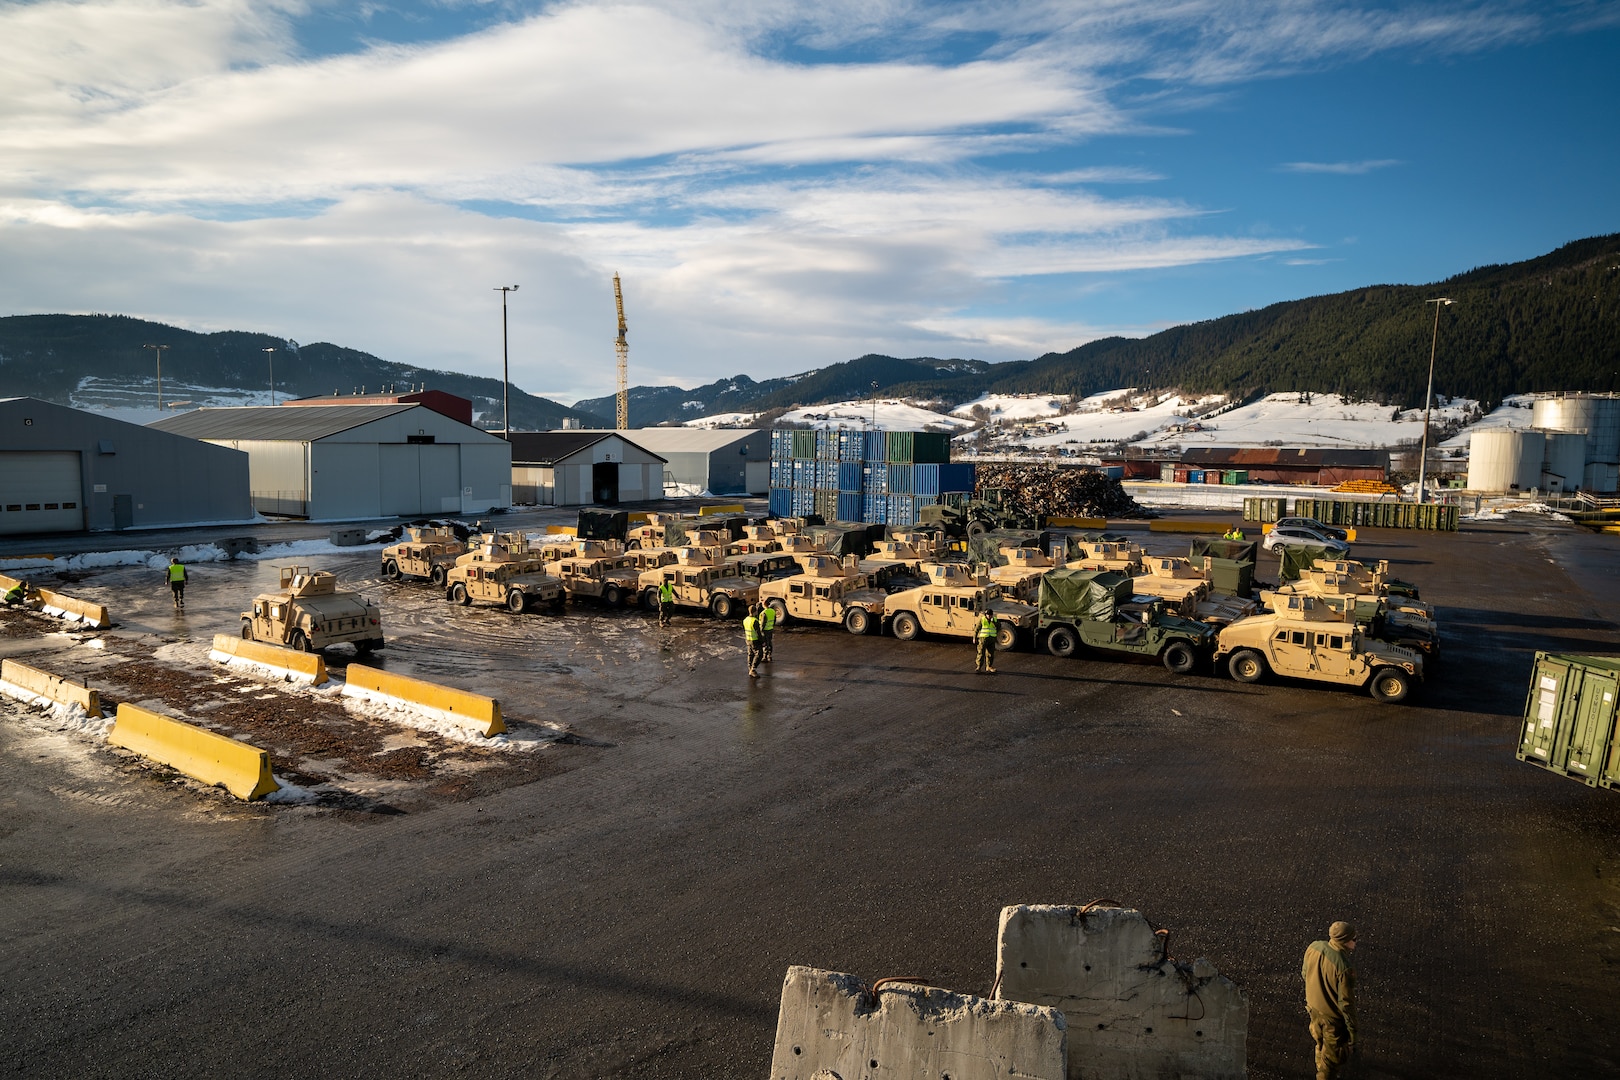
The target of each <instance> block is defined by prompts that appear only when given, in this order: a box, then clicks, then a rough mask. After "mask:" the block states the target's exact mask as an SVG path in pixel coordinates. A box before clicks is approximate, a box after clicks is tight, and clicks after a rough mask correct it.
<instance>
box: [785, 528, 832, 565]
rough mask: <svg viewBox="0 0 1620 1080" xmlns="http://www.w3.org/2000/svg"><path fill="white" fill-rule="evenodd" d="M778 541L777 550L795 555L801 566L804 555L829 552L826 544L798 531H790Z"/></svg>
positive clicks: (803, 561) (803, 563) (803, 562)
mask: <svg viewBox="0 0 1620 1080" xmlns="http://www.w3.org/2000/svg"><path fill="white" fill-rule="evenodd" d="M778 543H779V544H780V545H781V546H780V547H779V548H777V550H778V551H781V552H785V553H786V554H788V555H792V556H794V557H796V558H797V559H798V560H799V565H800V566H801V567H802V566H804V565H805V556H808V555H827V554H830V552H828V551H827V545H826V544H823V543H819V542H818V541H815V540H812V539H810V538H809V537H808V536H805V535H803V534H800V533H790V534H789V535H787V536H784V537H782V538H781V540H780V541H778Z"/></svg>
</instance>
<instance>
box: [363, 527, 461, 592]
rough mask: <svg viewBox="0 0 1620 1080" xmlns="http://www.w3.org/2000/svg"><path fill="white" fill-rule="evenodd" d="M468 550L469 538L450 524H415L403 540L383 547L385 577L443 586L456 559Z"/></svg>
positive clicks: (406, 532)
mask: <svg viewBox="0 0 1620 1080" xmlns="http://www.w3.org/2000/svg"><path fill="white" fill-rule="evenodd" d="M466 551H467V541H465V540H463V539H462V538H461V537H459V536H457V535H456V531H455V530H454V529H452V528H450V527H448V526H444V525H437V526H429V527H420V526H412V527H410V528H407V529H406V530H405V535H404V537H403V538H402V539H401V540H400V542H399V543H397V544H393V545H390V546H389V547H385V548H383V552H382V576H383V577H385V578H387V579H388V580H390V581H401V580H404V579H407V578H409V579H414V580H418V581H429V582H432V583H433V584H434V585H443V584H444V579H445V576H446V575H447V574H448V573H449V572H450V568H451V567H452V566H454V565H455V564H456V559H457V558H458V557H460V556H461V555H464V554H466Z"/></svg>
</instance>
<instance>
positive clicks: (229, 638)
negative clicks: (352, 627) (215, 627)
mask: <svg viewBox="0 0 1620 1080" xmlns="http://www.w3.org/2000/svg"><path fill="white" fill-rule="evenodd" d="M208 658H209V659H210V660H212V661H214V662H215V663H216V664H229V663H230V662H231V661H233V660H241V661H243V662H245V663H248V664H251V665H254V666H256V667H263V668H269V669H270V670H271V671H272V672H274V673H276V674H277V675H279V676H280V677H281V678H284V679H287V680H289V681H291V682H299V683H308V684H309V685H310V686H320V685H321V684H322V683H324V682H326V661H325V660H324V659H322V657H321V656H320V654H319V653H301V652H299V651H297V650H296V649H284V648H282V647H281V646H280V645H268V644H266V643H264V642H262V641H248V640H246V639H244V638H241V637H238V636H237V635H235V634H215V635H214V648H213V650H212V651H211V652H210V653H209V654H208Z"/></svg>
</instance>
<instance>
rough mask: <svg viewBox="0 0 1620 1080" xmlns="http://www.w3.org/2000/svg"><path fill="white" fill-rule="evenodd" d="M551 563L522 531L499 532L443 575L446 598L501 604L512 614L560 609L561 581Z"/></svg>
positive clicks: (459, 560) (456, 601) (457, 561)
mask: <svg viewBox="0 0 1620 1080" xmlns="http://www.w3.org/2000/svg"><path fill="white" fill-rule="evenodd" d="M549 562H550V560H548V559H547V558H546V557H545V555H544V553H543V552H542V551H541V550H539V549H538V548H534V547H531V546H530V545H529V542H528V540H527V539H526V538H525V537H523V536H522V534H511V533H507V534H502V536H501V537H500V538H498V539H496V540H492V541H490V542H488V543H485V544H482V545H480V546H479V547H477V548H475V549H474V550H472V551H469V552H467V554H465V555H463V556H461V557H460V558H458V559H457V560H456V565H454V566H452V567H451V568H450V571H449V573H448V574H446V576H445V590H444V595H445V599H447V600H449V601H451V602H452V603H456V604H463V605H465V604H471V603H474V602H475V601H476V602H478V603H484V604H501V605H504V606H505V607H506V609H507V610H508V611H510V612H512V613H513V614H516V615H521V614H522V613H523V612H525V611H537V610H539V609H541V608H547V609H549V610H551V611H553V612H560V611H562V609H563V599H564V598H563V587H562V582H561V581H560V580H559V579H557V578H556V577H555V576H553V575H552V574H550V573H548V572H547V570H546V567H547V564H548V563H549Z"/></svg>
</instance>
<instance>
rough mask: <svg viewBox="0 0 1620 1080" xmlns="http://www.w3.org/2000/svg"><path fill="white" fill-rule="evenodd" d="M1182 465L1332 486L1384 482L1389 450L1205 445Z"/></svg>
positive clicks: (1262, 480) (1252, 478) (1255, 479)
mask: <svg viewBox="0 0 1620 1080" xmlns="http://www.w3.org/2000/svg"><path fill="white" fill-rule="evenodd" d="M1181 464H1183V465H1186V466H1188V467H1190V468H1193V469H1200V470H1203V471H1205V472H1206V473H1208V472H1212V471H1214V472H1219V471H1222V470H1227V471H1232V470H1235V471H1239V472H1246V473H1248V478H1247V479H1248V482H1249V483H1251V484H1314V485H1320V486H1323V487H1333V486H1335V485H1337V484H1343V483H1346V482H1347V481H1350V480H1385V479H1388V477H1389V451H1388V450H1335V449H1320V448H1316V447H1303V448H1300V447H1296V448H1293V449H1282V448H1275V447H1269V446H1241V447H1220V446H1208V447H1199V448H1196V449H1192V450H1188V451H1186V452H1185V453H1183V454H1182V455H1181ZM1150 475H1157V474H1156V473H1150ZM1125 477H1126V479H1128V480H1129V479H1136V477H1134V476H1132V474H1131V472H1130V471H1129V470H1127V472H1126V474H1125Z"/></svg>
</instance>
